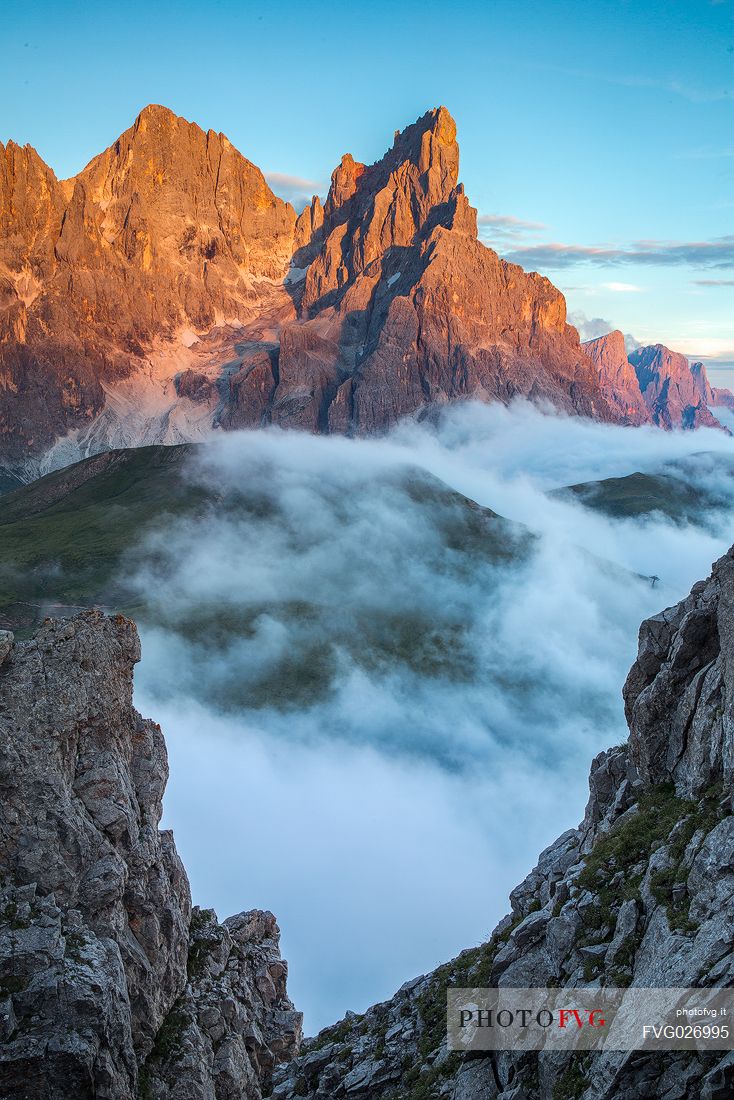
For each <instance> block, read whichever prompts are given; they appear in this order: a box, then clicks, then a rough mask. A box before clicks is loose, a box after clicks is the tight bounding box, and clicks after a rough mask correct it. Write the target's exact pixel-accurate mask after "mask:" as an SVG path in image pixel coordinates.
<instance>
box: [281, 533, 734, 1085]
mask: <svg viewBox="0 0 734 1100" xmlns="http://www.w3.org/2000/svg"><path fill="white" fill-rule="evenodd" d="M624 698H625V706H626V713H627V718H628V722H629V728H630V737H629V743H628V744H625V745H621V746H618V747H616V748H613V749H610V750H609V751H607V752H603V753H601V754H600V755H599V756H598V757H597V758H596V759H595V760H594V762H593V764H592V768H591V775H590V798H589V802H588V805H587V808H586V813H585V817H584V820H583V822H582V823H581V825H580V826H579V827H578V828H577V829H572V830H570V831H568V832H566V833H564V834H563V835H562V836H561V837H559V839H558V840H557V841H556V842H555V843H554V844H552V845H551V846H550V847H549V848H548V849H546V851H545V852H543V854H542V855H541V857H540V859H539V861H538V865H537V867H536V868H535V869H534V870H533V871H532V872H531V874H530V875H528V877H527V878H526V879H525V881H524V882H523V883H521V885H520V886H518V887H517V888H516V889H515V890H514V891H513V893H512V895H511V899H510V900H511V904H512V911H511V913H510V914H508V916H506V917H505V918H504V919H503V920H502V921H501V922H500V924H499V925H498V927H497V928H496V929H495V931H494V933H493V934H492V936H491V938H490V940H489V942H488V943H486V944H483V945H481V946H480V947H476V948H472V949H471V950H468V951H465V952H464V953H463V954H461V955H459V957H458V958H456V959H454V960H453V962H450V963H447V964H446V965H445V966H442V967H440V968H439V969H438V970H436V971H434V972H433V973H431V974H428V975H426V976H423V977H420V978H417V979H416V980H414V981H412V982H408V983H406V985H404V986H403V987H402V988H401V989H400V990H399V991H398V993H397V994H396V995H395V997H394V998H393V999H392V1000H391V1001H388V1002H385V1003H383V1004H379V1005H376V1006H374V1007H373V1008H371V1009H369V1010H368V1011H367V1012H366V1013H365V1014H364V1015H363V1016H356V1015H354V1014H350V1015H348V1016H347V1017H346V1018H345V1019H344V1020H342V1021H341V1023H339V1024H337V1025H335V1026H334V1027H332V1028H328V1029H326V1030H325V1031H322V1032H321V1033H320V1034H319V1035H318V1036H317V1037H316V1038H315V1039H310V1040H307V1042H306V1044H305V1047H304V1051H303V1053H302V1054H301V1056H300V1057H299V1058H298V1059H296V1060H295V1061H293V1062H292V1063H290V1064H289V1065H285V1066H282V1067H280V1068H279V1069H278V1070H276V1074H275V1078H274V1080H275V1087H274V1088H273V1092H272V1097H273V1100H295V1097H313V1098H314V1100H316V1098H318V1100H326V1098H327V1097H328V1098H329V1100H341V1098H345V1100H346V1098H349V1100H367V1098H369V1100H398V1098H399V1100H427V1098H431V1097H451V1098H452V1100H479V1098H480V1097H481V1098H482V1100H491V1098H496V1100H569V1098H575V1100H643V1098H645V1100H646V1098H649V1097H656V1098H660V1100H699V1098H700V1100H724V1098H725V1097H726V1098H728V1097H730V1096H731V1095H732V1093H733V1092H734V1055H732V1054H731V1053H725V1052H711V1053H710V1054H707V1055H700V1056H697V1055H695V1054H684V1053H670V1052H667V1053H665V1054H662V1055H661V1054H657V1055H656V1054H654V1053H645V1054H644V1053H641V1052H631V1053H623V1052H609V1053H606V1054H575V1055H574V1054H550V1053H548V1054H542V1055H540V1056H538V1055H535V1054H525V1055H508V1054H497V1055H474V1056H466V1057H465V1058H463V1059H462V1057H461V1056H460V1055H458V1054H453V1053H448V1052H447V1050H446V1046H445V1027H446V989H447V986H450V985H454V986H459V987H462V986H483V985H504V986H520V987H527V986H546V985H556V986H579V985H594V984H597V985H598V984H608V985H610V986H630V985H634V986H643V987H644V986H678V987H680V986H689V985H691V986H695V985H703V986H730V985H732V983H733V982H734V931H733V930H734V861H733V859H732V852H734V815H733V814H732V809H733V803H732V795H733V793H734V548H733V549H732V550H730V551H729V553H728V554H727V555H725V557H723V558H722V559H721V560H720V561H718V562H717V563H716V564H715V565H714V568H713V573H712V575H711V577H710V578H709V579H708V580H707V581H705V582H701V583H699V584H696V585H695V586H694V588H693V589H692V591H691V594H690V595H689V596H688V597H687V599H685V600H683V601H682V602H681V603H680V604H678V605H677V606H676V607H672V608H669V609H668V610H667V611H664V612H662V613H661V614H660V615H657V616H655V617H654V618H652V619H650V620H648V621H647V622H645V623H643V625H642V628H641V631H640V644H639V653H638V657H637V660H636V662H635V664H634V665H633V667H632V670H631V671H630V674H629V677H628V679H627V683H626V685H625V688H624Z"/></svg>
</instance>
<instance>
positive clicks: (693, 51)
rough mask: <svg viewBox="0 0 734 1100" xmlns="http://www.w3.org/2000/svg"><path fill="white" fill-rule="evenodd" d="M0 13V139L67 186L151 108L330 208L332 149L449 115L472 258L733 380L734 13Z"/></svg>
mask: <svg viewBox="0 0 734 1100" xmlns="http://www.w3.org/2000/svg"><path fill="white" fill-rule="evenodd" d="M3 12H4V14H3V47H2V64H1V65H0V102H2V104H3V110H2V115H1V117H0V140H2V141H5V140H7V139H8V138H11V137H12V138H14V139H15V140H16V141H19V142H21V143H25V142H30V143H31V144H32V145H34V146H35V147H36V148H37V149H38V151H39V152H40V153H41V155H42V156H43V157H44V159H45V160H47V161H48V163H49V164H51V166H52V167H53V168H54V170H55V171H56V172H57V174H58V175H60V176H68V175H72V174H74V173H75V172H77V171H78V170H79V169H80V168H81V167H83V165H84V164H85V163H86V162H87V161H88V160H89V159H90V158H91V157H92V156H93V155H94V154H95V153H97V152H99V151H100V150H101V149H102V148H104V147H105V146H107V145H109V144H110V143H111V142H112V141H113V140H114V138H115V137H116V136H117V135H118V134H119V133H120V132H121V131H122V130H124V129H126V128H127V126H129V125H130V123H131V122H132V120H133V118H134V117H135V115H136V114H137V112H138V111H139V110H140V108H141V107H142V106H144V105H145V104H146V103H148V102H158V103H164V104H166V105H167V106H169V107H171V108H172V109H173V110H175V111H177V112H178V113H179V114H182V115H184V116H185V117H187V118H189V119H192V120H194V121H196V122H198V123H200V124H201V125H202V126H204V127H213V128H214V129H217V130H222V131H224V132H225V133H226V134H227V135H228V136H229V138H230V139H231V140H232V141H233V142H234V144H235V145H236V146H237V147H238V148H239V149H240V150H241V151H242V152H243V153H244V154H245V155H246V156H248V157H249V158H250V159H251V160H253V161H255V163H257V164H258V165H259V166H260V167H261V168H263V170H264V171H266V172H267V173H277V174H279V175H276V176H275V177H272V178H273V185H274V187H275V189H276V190H280V191H281V193H283V194H284V195H286V197H289V196H294V197H296V196H300V195H301V194H302V193H303V192H304V190H310V189H312V188H315V189H316V190H319V191H321V192H323V191H325V188H326V186H327V183H328V179H329V175H330V173H331V170H332V169H333V167H334V165H335V164H336V163H337V161H338V160H339V158H340V156H341V154H342V153H343V152H345V151H347V150H348V151H350V152H352V153H353V154H354V155H355V156H356V157H357V158H358V159H361V160H365V161H371V160H374V159H375V158H376V157H378V156H380V155H381V154H382V152H383V151H384V149H385V148H386V146H387V145H388V144H389V143H390V141H391V139H392V133H393V130H394V129H395V128H396V127H403V126H404V125H406V124H407V123H409V122H411V121H412V120H413V119H414V118H416V117H417V116H418V115H419V114H421V113H422V112H423V111H425V110H426V109H427V108H428V107H430V106H434V105H436V104H439V103H444V104H446V106H447V107H448V108H449V109H450V110H451V112H452V113H453V114H454V116H455V118H456V119H457V123H458V126H459V140H460V144H461V150H462V168H461V175H462V179H463V180H464V182H465V184H466V188H467V193H468V195H469V198H470V201H471V202H472V203H473V204H474V205H475V206H476V207H477V208H478V210H479V212H480V215H482V216H483V219H484V221H483V225H482V230H483V234H484V236H485V239H486V240H487V241H488V242H489V243H492V244H493V245H494V246H495V247H497V248H498V250H499V251H500V252H502V253H503V254H505V255H509V256H511V257H513V258H515V259H517V260H518V262H521V263H523V265H524V266H526V267H529V268H534V269H537V270H540V271H542V272H543V273H545V274H547V275H548V276H549V277H550V278H551V279H552V280H553V281H554V282H555V283H556V284H557V285H558V286H560V287H561V289H562V290H563V291H564V292H565V293H566V296H567V299H568V303H569V310H570V311H571V312H572V313H573V314H574V316H578V317H579V318H580V319H581V318H582V317H583V316H585V317H587V318H588V319H589V321H590V322H592V324H591V326H590V328H589V329H588V333H589V334H591V333H592V331H593V328H594V325H593V322H594V319H596V318H600V319H602V321H605V322H608V323H611V324H613V325H615V326H617V327H620V328H622V329H623V330H624V331H625V332H629V333H632V334H633V335H634V336H635V337H636V338H638V339H639V340H641V341H643V342H651V341H657V340H660V341H662V342H665V343H668V344H669V345H670V346H672V347H674V348H677V349H678V350H681V351H684V352H686V353H687V354H690V355H692V356H697V357H698V356H701V355H708V356H709V357H710V358H709V359H708V362H709V364H710V365H715V364H716V362H717V361H718V363H719V364H720V365H721V366H723V364H724V363H727V364H728V363H734V0H715V2H710V0H691V2H688V3H682V2H675V0H673V2H668V3H658V2H632V0H614V2H607V0H593V2H589V0H586V2H570V0H567V2H563V0H562V2H554V3H548V2H545V3H540V2H536V0H512V2H509V0H494V2H493V0H485V2H483V3H475V2H473V0H463V2H456V3H445V2H444V3H439V2H436V0H420V2H415V0H401V2H400V3H399V4H394V3H392V4H390V3H385V2H382V0H374V2H372V3H361V4H360V3H354V4H350V5H345V4H335V3H318V2H314V3H311V4H309V5H303V4H302V3H291V2H287V0H282V2H273V3H270V4H252V3H247V2H245V3H242V2H240V3H235V2H233V0H210V2H209V3H206V4H201V3H199V4H193V3H190V2H188V0H181V2H179V3H177V4H173V3H169V2H168V0H163V2H160V3H157V4H155V5H151V4H148V3H146V4H142V3H139V2H138V0H131V2H130V3H128V4H127V5H125V6H123V5H105V4H98V5H96V6H95V7H94V8H93V9H92V8H89V7H88V6H86V5H82V4H77V3H73V2H71V3H64V4H59V3H54V4H50V3H32V2H28V0H26V2H25V3H18V2H17V0H5V2H4V4H3ZM281 177H286V178H281ZM299 181H305V182H303V183H301V182H299ZM722 379H723V376H722ZM715 380H716V379H715Z"/></svg>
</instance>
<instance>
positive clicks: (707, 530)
mask: <svg viewBox="0 0 734 1100" xmlns="http://www.w3.org/2000/svg"><path fill="white" fill-rule="evenodd" d="M699 452H706V454H707V456H708V457H707V458H706V459H705V461H701V460H699V459H693V460H692V461H691V456H696V455H697V454H698V453H699ZM732 459H734V441H733V440H732V439H731V438H730V437H728V436H727V435H725V434H724V433H723V432H716V431H710V430H707V431H698V432H696V433H664V432H662V431H659V430H656V429H653V428H637V429H632V428H619V427H614V426H609V425H603V424H599V423H594V422H591V421H584V420H581V419H579V418H566V417H562V416H559V415H556V414H552V413H550V412H545V413H544V412H542V411H540V410H538V409H537V408H534V407H532V406H529V405H527V404H523V403H520V404H517V405H515V406H513V407H512V408H510V409H507V408H504V407H502V406H499V405H492V406H483V405H465V406H457V407H454V408H451V409H448V410H447V411H446V412H445V414H444V415H443V416H442V417H441V419H440V421H439V423H437V424H436V423H424V424H417V423H415V422H410V423H407V424H404V425H402V426H400V427H399V428H398V429H397V430H395V431H394V432H393V433H391V434H390V435H389V436H388V437H386V438H382V439H369V440H346V439H342V438H323V437H313V436H306V435H301V434H298V433H284V432H281V431H276V430H272V431H263V432H243V433H231V434H226V435H224V434H223V435H222V436H221V437H220V438H218V439H217V440H216V441H215V442H214V443H212V444H211V445H208V446H207V447H206V448H205V449H203V450H202V451H201V453H200V455H199V457H198V458H196V459H195V460H193V461H192V464H191V467H190V470H189V474H188V476H189V477H190V478H191V480H192V481H194V482H196V483H197V484H199V485H202V484H203V485H205V486H207V488H208V489H209V490H210V491H211V493H212V494H214V495H215V497H216V498H217V499H218V500H220V501H221V502H222V506H221V507H214V508H213V509H212V510H211V511H207V512H206V513H204V514H202V515H200V516H198V517H196V518H194V519H191V518H188V519H178V520H172V521H170V522H169V523H167V524H166V527H165V534H164V535H161V534H158V535H154V536H152V537H151V539H150V540H149V543H148V546H147V547H146V555H144V560H145V562H146V564H145V565H143V566H141V565H140V563H139V562H138V563H137V565H136V567H135V568H136V569H137V576H136V578H135V583H136V584H137V585H138V586H139V587H140V588H141V590H143V591H144V592H145V594H146V600H147V601H148V603H149V605H150V607H151V608H152V613H151V614H150V616H149V617H148V620H147V622H144V623H143V625H142V637H143V660H142V663H141V666H140V668H139V671H138V673H137V674H136V701H137V705H138V707H139V708H140V709H141V710H142V711H143V713H145V714H150V715H153V716H154V717H155V718H156V719H157V720H158V721H160V722H161V724H162V726H163V729H164V732H165V734H166V738H167V742H168V748H169V755H170V760H171V778H170V782H169V786H168V792H167V796H166V824H167V825H168V826H171V827H173V828H174V830H175V834H176V839H177V844H178V847H179V850H180V852H181V854H182V856H183V858H184V861H185V863H186V866H187V868H188V871H189V874H190V877H191V881H192V888H193V892H194V899H195V901H197V902H199V903H200V904H203V905H207V906H214V907H215V908H216V909H217V912H218V914H219V916H220V918H221V917H225V916H228V915H230V914H231V913H234V912H237V911H239V910H241V909H246V908H255V907H259V908H268V909H271V910H272V911H273V912H275V913H276V915H277V917H278V920H279V923H280V926H281V929H282V934H283V949H284V954H285V956H286V957H287V958H288V959H289V961H290V978H289V988H290V991H291V995H292V997H293V999H294V1001H295V1002H296V1004H297V1006H298V1007H299V1008H301V1009H303V1010H304V1011H305V1012H306V1028H307V1031H308V1032H311V1033H312V1032H314V1031H315V1030H316V1029H318V1028H319V1027H321V1026H324V1025H326V1024H328V1023H331V1022H333V1021H335V1020H336V1019H338V1018H339V1017H341V1016H342V1015H343V1013H344V1011H345V1010H346V1009H348V1008H351V1009H354V1010H358V1011H359V1010H363V1009H364V1008H366V1007H367V1006H368V1005H369V1004H371V1003H374V1002H375V1001H377V1000H381V999H384V998H386V997H388V996H389V995H390V994H391V993H392V992H393V991H394V990H395V989H396V988H397V987H398V986H399V985H400V984H401V983H402V982H403V981H406V980H408V979H410V978H412V977H414V976H415V975H416V974H419V973H423V972H425V971H427V970H428V969H430V968H432V967H434V966H435V965H437V964H438V963H440V962H443V961H445V960H447V959H448V958H450V957H452V956H453V955H455V954H456V953H457V952H458V951H459V950H461V949H462V948H464V947H468V946H472V945H473V944H476V943H478V942H479V941H481V940H482V939H485V938H486V937H487V936H488V935H489V933H490V932H491V930H492V928H493V926H494V924H495V923H496V922H497V920H498V919H499V918H500V917H501V916H502V915H503V914H504V913H505V912H506V911H507V909H508V903H507V895H508V892H509V890H510V889H511V888H512V887H513V886H514V885H515V884H516V883H517V882H518V881H519V880H520V879H521V878H522V877H523V876H524V875H525V874H526V873H527V871H528V870H530V868H531V867H532V866H533V864H534V862H535V861H536V858H537V855H538V854H539V852H540V851H541V849H542V848H543V847H545V846H546V845H547V844H549V843H550V842H552V841H553V840H554V839H555V837H556V836H557V835H558V834H559V833H560V832H562V831H563V830H564V829H567V828H569V827H572V826H574V825H575V824H577V822H578V820H579V819H580V817H581V816H582V813H583V807H584V803H585V800H586V794H587V774H588V768H589V763H590V760H591V758H592V756H593V755H594V754H595V753H596V752H598V751H599V750H600V749H602V748H605V747H607V746H609V745H611V744H615V743H618V742H620V741H622V740H624V739H625V737H626V727H625V723H624V717H623V712H622V704H621V688H622V684H623V682H624V678H625V676H626V673H627V670H628V668H629V666H630V664H631V662H632V660H633V659H634V655H635V649H636V639H637V631H638V627H639V623H640V621H641V620H642V619H643V618H644V617H645V616H647V615H650V614H653V613H656V612H657V611H659V610H660V609H661V608H662V607H664V606H666V605H669V604H670V603H672V602H675V601H676V600H677V599H679V598H680V597H682V596H683V595H684V594H685V593H686V592H687V591H688V589H689V588H690V586H691V584H692V583H693V582H694V581H696V580H697V579H699V578H701V577H703V576H705V575H706V574H707V572H708V570H709V567H710V564H711V562H712V561H713V560H714V559H715V558H716V557H718V556H719V555H720V554H721V553H722V552H723V551H724V550H726V549H727V548H728V546H729V545H730V544H731V543H732V542H734V507H729V506H724V507H719V508H717V509H716V510H715V511H712V512H708V513H702V516H701V521H700V522H698V523H696V524H687V525H680V524H675V523H673V522H671V521H668V520H666V519H665V518H664V517H662V516H655V517H646V518H643V519H616V520H615V519H610V518H609V517H607V516H604V515H602V514H600V513H598V512H595V511H592V510H591V509H590V508H587V507H584V506H583V505H582V504H580V503H578V502H574V501H571V500H568V499H565V498H562V497H560V498H559V497H557V496H549V495H548V493H549V492H550V491H551V490H554V489H557V488H559V487H561V486H564V485H569V484H573V483H578V482H583V481H590V480H596V479H599V478H604V477H619V476H623V475H625V474H628V473H632V472H634V471H650V470H657V469H659V468H660V467H661V465H662V464H665V463H671V462H680V461H681V460H683V461H684V462H689V461H690V466H689V467H688V468H687V475H686V476H687V477H688V478H689V480H693V482H694V483H695V481H696V479H699V481H700V485H701V489H702V491H703V489H704V488H705V489H706V490H707V491H710V490H711V488H712V486H713V487H717V488H718V491H719V496H720V499H721V500H724V501H725V502H727V501H731V502H732V504H734V490H733V489H732V476H731V466H730V463H731V461H732ZM432 479H440V481H441V482H442V483H444V484H445V485H446V486H449V487H450V489H451V490H455V491H456V492H457V493H461V494H464V495H465V496H466V497H468V498H470V499H471V500H472V501H475V502H477V503H478V504H479V505H481V506H483V507H484V508H488V509H492V510H493V512H495V513H498V514H499V515H500V516H502V517H506V518H507V520H510V521H513V523H511V524H507V523H504V522H502V521H499V520H492V519H491V517H490V518H485V517H484V516H483V515H482V513H480V512H479V513H478V512H477V510H476V509H473V510H472V509H468V507H467V506H466V505H465V504H464V503H463V502H462V501H461V500H459V499H458V498H457V497H455V496H454V495H452V494H451V493H449V492H448V491H446V490H444V489H443V488H442V487H441V486H440V485H438V484H437V483H436V482H435V481H434V480H432ZM238 494H243V495H244V497H246V499H247V502H248V504H247V509H246V511H245V512H243V511H242V509H238V508H237V507H232V506H231V502H232V500H233V499H235V500H236V499H237V497H238ZM253 502H254V504H253ZM526 530H529V531H531V532H533V534H534V536H535V537H530V536H529V535H527V534H526ZM651 575H655V576H657V577H659V581H658V582H657V583H656V584H655V586H654V587H653V586H652V584H651V581H650V579H649V578H650V576H651ZM222 623H224V624H225V625H224V626H222V625H221V624H222Z"/></svg>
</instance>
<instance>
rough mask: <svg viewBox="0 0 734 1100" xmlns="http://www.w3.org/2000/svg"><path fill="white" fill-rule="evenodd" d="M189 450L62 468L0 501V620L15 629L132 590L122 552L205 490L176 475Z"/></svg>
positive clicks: (200, 502) (100, 458)
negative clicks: (122, 578) (122, 570)
mask: <svg viewBox="0 0 734 1100" xmlns="http://www.w3.org/2000/svg"><path fill="white" fill-rule="evenodd" d="M191 450H192V448H191V447H190V446H180V447H142V448H140V449H139V450H129V451H111V452H108V453H106V454H102V455H95V456H94V457H93V458H90V459H86V460H84V461H82V462H79V463H76V464H75V465H74V466H70V467H67V468H66V469H64V470H58V471H56V472H55V473H52V474H49V475H47V476H46V477H43V478H41V479H40V480H39V481H36V482H33V483H32V484H31V485H27V486H24V487H23V488H21V489H16V490H15V491H13V492H12V493H8V494H7V495H5V496H4V497H3V498H2V499H1V500H0V624H1V625H2V626H4V627H6V628H10V629H14V630H18V629H20V630H21V631H22V630H23V629H24V628H29V627H31V626H32V625H33V624H34V623H35V622H36V621H37V620H38V619H39V618H42V617H43V615H44V614H46V613H49V614H64V611H65V609H69V610H73V609H75V608H77V607H84V606H90V605H92V604H95V603H101V604H105V605H112V606H115V607H118V606H121V605H124V604H125V601H126V600H127V599H129V595H130V594H129V593H127V592H125V591H124V589H123V588H122V587H121V585H120V583H119V580H118V577H117V573H118V570H119V567H120V562H121V560H122V557H123V555H124V554H125V552H126V551H128V550H130V549H131V548H132V547H133V546H135V544H136V543H137V542H138V541H139V540H140V538H141V535H142V534H143V533H144V532H145V531H146V530H149V529H151V528H152V527H154V526H160V525H162V524H165V522H166V519H167V517H170V516H173V515H181V514H183V513H193V512H196V511H198V510H201V509H203V508H204V507H205V506H206V503H207V496H206V493H205V492H204V491H203V490H202V489H200V488H197V487H195V486H192V485H191V484H189V483H188V482H187V481H186V480H185V478H183V477H182V470H183V467H184V464H185V461H186V459H187V457H188V455H189V454H190V452H191Z"/></svg>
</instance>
